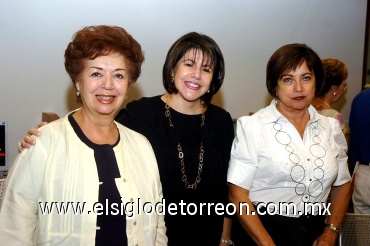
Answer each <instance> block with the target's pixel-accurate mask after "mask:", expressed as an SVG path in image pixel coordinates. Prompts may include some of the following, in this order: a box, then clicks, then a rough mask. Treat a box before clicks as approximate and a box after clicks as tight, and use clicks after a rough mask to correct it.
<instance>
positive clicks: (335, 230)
mask: <svg viewBox="0 0 370 246" xmlns="http://www.w3.org/2000/svg"><path fill="white" fill-rule="evenodd" d="M325 227H328V228H329V229H330V230H332V231H334V232H335V233H336V234H338V232H339V230H338V228H337V227H335V226H334V225H333V224H325Z"/></svg>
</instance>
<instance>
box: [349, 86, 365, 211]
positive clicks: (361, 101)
mask: <svg viewBox="0 0 370 246" xmlns="http://www.w3.org/2000/svg"><path fill="white" fill-rule="evenodd" d="M349 127H350V129H351V137H350V143H349V151H348V156H349V164H350V167H351V169H352V170H353V169H354V170H355V173H354V191H353V196H352V201H353V209H354V212H355V213H356V214H370V166H369V165H370V130H369V129H370V89H365V90H363V91H362V92H360V93H359V94H358V95H357V96H356V97H355V98H354V99H353V101H352V105H351V112H350V116H349ZM356 164H357V165H358V166H357V168H356V169H355V166H356Z"/></svg>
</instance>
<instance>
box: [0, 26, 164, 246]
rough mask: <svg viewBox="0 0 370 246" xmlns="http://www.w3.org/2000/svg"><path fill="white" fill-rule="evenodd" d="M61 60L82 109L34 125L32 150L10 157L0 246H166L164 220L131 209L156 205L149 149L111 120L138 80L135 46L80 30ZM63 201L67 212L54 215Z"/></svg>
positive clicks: (113, 30) (93, 29)
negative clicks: (37, 134) (36, 127)
mask: <svg viewBox="0 0 370 246" xmlns="http://www.w3.org/2000/svg"><path fill="white" fill-rule="evenodd" d="M64 57H65V68H66V71H67V72H68V74H69V76H70V78H71V80H72V82H73V85H74V87H75V88H76V91H77V92H76V95H77V98H78V101H79V102H80V103H81V104H82V106H81V108H79V109H76V110H74V111H72V112H70V113H69V114H68V115H67V116H65V117H64V118H62V119H59V120H57V121H54V122H52V123H50V124H47V125H45V126H43V127H42V128H40V129H39V130H40V132H41V135H40V137H39V138H38V144H37V145H36V146H35V147H34V148H32V149H29V150H25V151H22V153H21V154H20V155H18V157H17V158H16V160H15V162H14V164H13V166H12V169H11V171H10V174H9V176H8V177H7V180H6V188H5V193H4V196H3V200H2V205H1V210H0V221H3V222H6V223H1V224H0V238H1V244H3V245H22V246H24V245H167V237H166V235H165V232H166V228H165V223H164V216H163V215H161V214H160V213H152V214H146V213H144V211H141V210H140V208H139V209H137V210H132V207H133V206H135V207H136V206H137V205H136V203H138V202H139V200H140V202H142V203H151V204H153V205H155V204H157V203H160V202H162V187H161V183H160V177H159V171H158V166H157V163H156V159H155V155H154V152H153V149H152V147H151V145H150V143H149V141H148V140H147V139H146V138H145V137H144V136H142V135H141V134H139V133H137V132H134V131H132V130H130V129H128V128H126V127H124V126H123V125H121V124H119V123H117V122H115V121H114V118H115V116H116V115H117V113H118V111H119V109H120V107H121V105H122V103H123V101H124V99H125V96H126V93H127V91H128V87H129V85H131V84H133V83H134V82H135V81H136V80H137V78H138V77H139V75H140V73H141V65H142V62H143V61H144V56H143V53H142V50H141V46H140V44H139V43H138V42H137V41H136V40H135V39H134V38H133V37H132V36H131V35H130V34H129V33H127V32H126V31H125V30H124V29H123V28H121V27H115V26H103V25H102V26H88V27H85V28H83V29H81V30H79V31H78V32H76V33H75V35H74V36H73V39H72V41H71V42H70V43H69V44H68V47H67V49H66V50H65V55H64ZM63 204H64V205H65V206H70V207H69V209H70V211H69V212H68V211H67V209H68V208H66V210H65V211H66V212H65V213H64V212H62V213H58V211H57V206H59V207H61V206H63ZM132 204H134V205H132ZM53 205H55V207H53V210H51V212H45V209H47V208H46V207H47V206H49V208H52V206H53ZM71 206H74V207H77V206H83V209H84V211H80V212H78V213H74V212H72V211H71V210H72V209H73V208H72V207H71ZM127 206H128V207H127ZM81 209H82V208H81Z"/></svg>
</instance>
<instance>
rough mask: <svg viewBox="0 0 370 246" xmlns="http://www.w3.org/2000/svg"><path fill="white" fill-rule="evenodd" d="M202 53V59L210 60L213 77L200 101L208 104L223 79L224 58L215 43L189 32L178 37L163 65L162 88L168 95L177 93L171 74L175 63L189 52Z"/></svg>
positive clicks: (202, 35) (203, 36)
mask: <svg viewBox="0 0 370 246" xmlns="http://www.w3.org/2000/svg"><path fill="white" fill-rule="evenodd" d="M192 49H193V50H194V51H195V52H198V51H200V52H202V53H203V57H204V56H206V57H207V58H206V59H210V62H211V64H212V66H213V77H212V81H211V85H210V88H209V90H210V92H209V93H208V92H207V93H205V94H204V95H203V96H202V97H201V99H202V100H204V101H205V102H206V103H210V102H211V100H212V97H213V95H214V94H216V92H217V91H218V90H219V89H220V88H221V85H222V83H223V81H224V77H225V62H224V57H223V55H222V52H221V50H220V48H219V47H218V45H217V43H216V42H215V41H214V40H213V39H212V38H210V37H208V36H206V35H204V34H199V33H196V32H191V33H188V34H185V35H184V36H182V37H180V38H179V39H178V40H177V41H176V42H175V43H174V44H173V45H172V46H171V48H170V49H169V51H168V53H167V57H166V61H165V63H164V65H163V71H162V76H163V86H164V88H165V89H166V91H167V92H168V93H169V94H173V93H177V92H178V90H177V88H176V87H175V84H174V83H172V72H173V70H174V69H175V67H176V64H177V62H178V61H179V60H180V59H181V58H182V57H183V56H184V55H185V54H186V52H188V51H190V50H192Z"/></svg>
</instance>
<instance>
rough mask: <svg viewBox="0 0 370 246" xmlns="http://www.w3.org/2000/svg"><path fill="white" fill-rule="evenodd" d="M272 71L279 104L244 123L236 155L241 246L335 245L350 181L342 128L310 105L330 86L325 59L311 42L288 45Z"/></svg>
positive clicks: (232, 185)
mask: <svg viewBox="0 0 370 246" xmlns="http://www.w3.org/2000/svg"><path fill="white" fill-rule="evenodd" d="M266 73H267V74H266V86H267V90H268V92H269V94H270V95H271V96H273V97H274V99H273V100H272V102H271V104H270V105H269V106H267V107H266V108H263V109H261V110H259V111H258V112H256V113H254V114H253V115H252V116H244V117H241V118H239V119H238V121H237V133H236V137H235V140H234V142H233V146H232V151H231V159H230V163H229V170H228V182H229V189H230V200H231V201H232V202H233V203H234V204H235V206H236V208H237V216H238V218H239V220H240V223H241V225H242V228H239V232H236V234H237V236H236V238H235V244H236V245H284V246H286V245H300V246H303V245H307V246H308V245H310V246H312V245H335V241H336V239H337V236H338V235H337V234H338V228H339V227H340V225H341V222H342V219H343V217H344V215H345V212H346V209H347V205H348V202H349V199H350V181H351V176H350V174H349V172H348V167H347V155H346V150H347V143H346V140H345V138H344V135H343V133H342V131H341V128H340V125H339V122H338V121H337V120H335V119H333V118H331V117H326V116H323V115H320V114H318V113H317V111H316V110H315V109H314V108H313V107H312V106H311V102H312V99H313V98H314V96H315V94H317V93H320V88H321V86H322V83H323V80H324V70H323V67H322V63H321V60H320V58H319V56H318V55H317V54H316V53H315V52H314V51H313V50H312V49H311V48H309V47H308V46H306V45H305V44H287V45H284V46H282V47H280V48H279V49H278V50H276V51H275V52H274V54H273V55H272V56H271V58H270V59H269V61H268V63H267V69H266ZM330 190H332V200H331V204H330V206H329V207H328V205H327V204H326V201H327V197H328V194H329V192H330ZM241 203H243V204H244V205H245V204H246V205H247V207H246V206H244V207H243V206H241V205H240V204H241ZM312 205H315V206H312ZM329 211H330V214H329V213H328V212H329ZM240 212H241V214H240ZM326 216H327V218H326ZM233 227H234V226H233Z"/></svg>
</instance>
